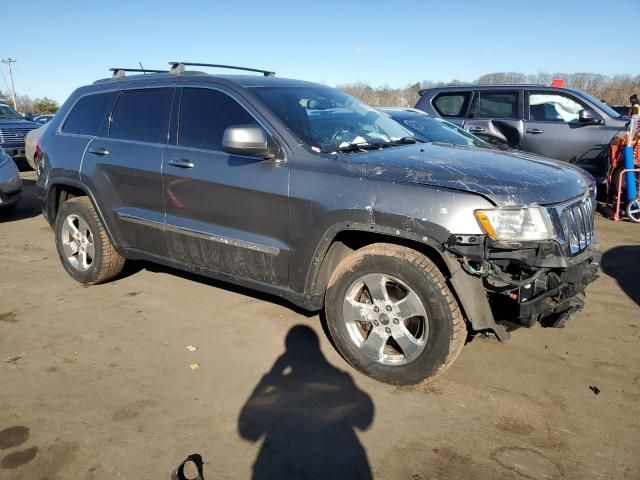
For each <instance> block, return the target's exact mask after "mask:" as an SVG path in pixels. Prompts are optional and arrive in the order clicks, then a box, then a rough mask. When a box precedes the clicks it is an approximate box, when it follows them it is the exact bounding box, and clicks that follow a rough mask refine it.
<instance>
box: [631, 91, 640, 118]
mask: <svg viewBox="0 0 640 480" xmlns="http://www.w3.org/2000/svg"><path fill="white" fill-rule="evenodd" d="M629 101H630V102H631V108H630V109H629V116H630V117H631V116H633V115H640V101H638V94H637V93H634V94H633V95H631V96H630V97H629Z"/></svg>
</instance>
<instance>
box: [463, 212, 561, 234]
mask: <svg viewBox="0 0 640 480" xmlns="http://www.w3.org/2000/svg"><path fill="white" fill-rule="evenodd" d="M475 215H476V220H477V221H478V223H479V224H480V228H482V230H483V231H484V232H485V233H486V234H487V235H489V236H490V237H491V238H493V239H494V240H514V241H536V240H548V239H550V238H553V234H552V227H551V222H550V220H549V216H548V215H547V212H546V210H545V209H544V208H541V207H523V208H493V209H491V210H476V211H475Z"/></svg>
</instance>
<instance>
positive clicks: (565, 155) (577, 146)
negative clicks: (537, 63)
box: [523, 90, 607, 178]
mask: <svg viewBox="0 0 640 480" xmlns="http://www.w3.org/2000/svg"><path fill="white" fill-rule="evenodd" d="M527 106H528V112H527V113H528V115H527V116H525V130H524V131H525V134H524V144H523V149H524V150H527V151H529V152H533V153H537V154H540V155H544V156H545V157H549V158H555V159H557V160H562V161H565V162H570V163H573V164H576V165H578V166H579V167H582V168H584V169H585V170H587V171H588V172H589V173H591V174H592V175H594V176H595V177H596V178H598V177H604V175H606V168H607V160H606V153H607V149H606V144H607V139H606V138H605V137H606V132H605V126H604V123H603V124H601V125H585V124H582V123H580V121H579V120H578V114H579V112H580V110H582V109H584V108H589V107H588V106H587V105H585V104H583V103H582V102H581V101H580V100H579V99H577V98H576V97H573V96H571V95H569V94H565V93H560V92H558V93H556V92H549V91H544V90H541V91H535V90H534V91H531V92H529V95H528V102H527Z"/></svg>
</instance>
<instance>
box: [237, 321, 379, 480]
mask: <svg viewBox="0 0 640 480" xmlns="http://www.w3.org/2000/svg"><path fill="white" fill-rule="evenodd" d="M285 344H286V349H287V350H286V352H285V353H284V354H283V355H281V356H280V357H279V358H278V359H277V360H276V362H275V364H274V365H273V367H272V368H271V371H270V372H268V373H267V374H266V375H265V376H264V377H263V378H262V380H261V381H260V383H259V384H258V385H257V386H256V388H255V389H254V391H253V393H252V394H251V397H250V398H249V400H247V402H246V403H245V405H244V407H243V408H242V412H241V413H240V418H239V419H238V430H239V432H240V435H241V436H242V437H243V438H245V439H247V440H249V441H251V442H256V441H258V440H259V439H260V438H261V437H263V436H264V442H263V444H262V447H261V449H260V453H259V454H258V458H257V459H256V462H255V464H254V466H253V478H254V479H264V478H274V479H282V478H286V479H297V478H327V479H340V478H345V479H347V478H348V479H370V478H371V469H370V467H369V462H368V460H367V454H366V452H365V450H364V448H363V446H362V445H361V444H360V441H359V440H358V436H357V435H356V432H355V428H358V429H360V430H365V429H367V428H368V427H369V426H370V425H371V423H372V421H373V415H374V407H373V402H372V401H371V398H370V397H369V395H367V394H366V393H365V392H363V391H362V390H360V389H358V387H356V385H355V384H354V383H353V379H352V378H351V376H350V375H349V374H347V373H345V372H343V371H341V370H338V369H337V368H335V367H333V366H332V365H330V364H329V363H328V362H327V360H326V359H325V358H324V355H323V354H322V352H321V351H320V344H319V340H318V336H317V335H316V333H315V332H314V331H313V330H312V329H311V328H309V327H307V326H304V325H297V326H295V327H293V328H291V330H290V331H289V333H288V334H287V338H286V341H285Z"/></svg>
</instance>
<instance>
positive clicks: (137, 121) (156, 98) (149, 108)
mask: <svg viewBox="0 0 640 480" xmlns="http://www.w3.org/2000/svg"><path fill="white" fill-rule="evenodd" d="M170 109H171V90H170V89H168V88H150V89H145V90H130V91H124V92H121V93H120V96H119V97H118V100H117V101H116V104H115V106H114V107H113V112H112V113H111V126H110V129H109V136H110V137H112V138H119V139H122V140H137V141H139V142H149V143H166V142H167V132H168V128H169V112H170Z"/></svg>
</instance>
